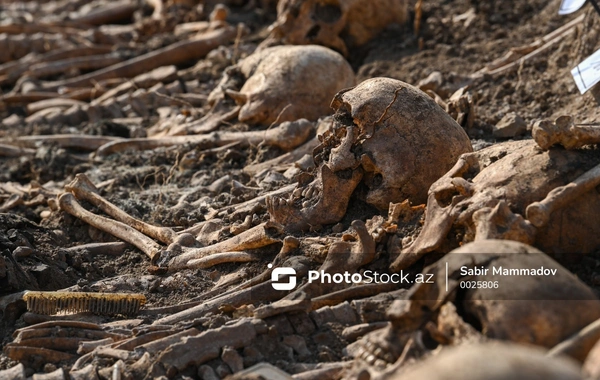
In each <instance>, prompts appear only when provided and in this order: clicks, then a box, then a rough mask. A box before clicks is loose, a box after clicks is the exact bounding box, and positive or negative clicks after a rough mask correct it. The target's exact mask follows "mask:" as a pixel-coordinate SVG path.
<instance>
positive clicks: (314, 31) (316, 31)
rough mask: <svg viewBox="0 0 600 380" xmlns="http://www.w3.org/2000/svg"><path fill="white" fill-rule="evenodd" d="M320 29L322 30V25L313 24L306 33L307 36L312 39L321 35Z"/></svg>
mask: <svg viewBox="0 0 600 380" xmlns="http://www.w3.org/2000/svg"><path fill="white" fill-rule="evenodd" d="M319 30H321V27H320V26H319V25H315V26H313V27H312V28H310V30H309V31H308V33H306V38H307V39H309V40H312V39H313V38H315V37H316V36H318V35H319Z"/></svg>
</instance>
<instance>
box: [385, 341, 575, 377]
mask: <svg viewBox="0 0 600 380" xmlns="http://www.w3.org/2000/svg"><path fill="white" fill-rule="evenodd" d="M581 378H582V377H581V370H580V368H579V365H578V364H577V362H575V361H574V360H571V359H569V358H562V357H561V358H549V357H547V356H546V355H545V353H544V352H543V351H542V350H540V349H536V348H533V347H527V346H521V345H518V344H510V343H500V342H493V343H483V344H473V345H464V346H459V347H453V348H450V349H448V350H443V351H442V352H440V353H439V354H438V355H435V356H432V357H430V358H427V359H426V360H424V361H423V362H421V363H419V364H416V365H414V366H412V367H410V368H407V369H406V371H402V373H398V374H393V375H391V376H388V377H386V378H385V379H387V380H404V379H407V380H408V379H411V380H412V379H428V380H483V379H486V380H489V379H493V380H513V379H520V380H537V379H546V380H580V379H581Z"/></svg>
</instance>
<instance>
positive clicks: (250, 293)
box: [154, 258, 308, 325]
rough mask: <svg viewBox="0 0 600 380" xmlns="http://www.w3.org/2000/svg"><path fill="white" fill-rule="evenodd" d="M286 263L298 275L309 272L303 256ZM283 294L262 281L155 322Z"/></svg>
mask: <svg viewBox="0 0 600 380" xmlns="http://www.w3.org/2000/svg"><path fill="white" fill-rule="evenodd" d="M285 264H286V266H289V267H292V268H294V269H295V270H296V274H297V275H298V276H303V275H306V273H308V266H307V265H306V263H304V262H303V261H302V258H300V260H294V261H288V262H286V263H285ZM283 296H284V294H282V292H281V291H278V290H275V289H273V286H271V283H270V282H265V283H260V284H256V285H253V286H251V287H249V288H246V289H240V290H235V291H233V292H231V293H225V294H223V295H221V296H217V297H215V298H212V299H210V300H208V301H204V302H203V303H201V304H199V305H197V306H194V307H191V308H188V309H186V310H183V311H181V312H179V313H175V314H171V315H169V316H166V317H163V318H160V319H158V320H156V321H155V322H154V324H155V325H160V324H173V323H177V322H181V321H186V320H191V319H195V318H200V317H202V316H204V315H205V314H207V313H211V312H215V311H217V310H219V307H220V306H222V305H224V304H227V305H231V306H233V307H240V306H242V305H247V304H251V303H253V302H254V301H256V300H257V299H260V300H261V301H263V302H268V301H274V300H278V299H280V298H281V297H283Z"/></svg>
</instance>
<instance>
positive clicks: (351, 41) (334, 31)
mask: <svg viewBox="0 0 600 380" xmlns="http://www.w3.org/2000/svg"><path fill="white" fill-rule="evenodd" d="M407 8H408V2H406V1H394V0H358V1H351V2H345V1H337V0H336V1H332V2H328V3H321V2H319V1H315V0H284V1H280V2H279V3H278V4H277V21H276V22H275V23H274V24H273V25H271V35H270V39H267V40H266V41H265V42H264V43H263V44H271V43H274V42H275V41H279V40H281V41H282V42H285V43H287V44H294V45H301V44H311V43H317V44H322V45H325V46H328V47H330V48H332V49H335V50H337V51H339V52H341V53H342V54H344V55H348V48H350V47H354V46H360V45H364V44H365V43H367V42H368V41H369V40H370V39H371V38H373V37H374V36H375V35H377V34H378V33H379V32H380V31H382V30H383V29H384V28H385V27H386V26H387V25H389V24H391V23H398V24H402V23H404V22H405V21H406V19H407V17H408V9H407Z"/></svg>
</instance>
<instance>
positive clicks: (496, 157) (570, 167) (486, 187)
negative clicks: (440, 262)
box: [391, 140, 600, 271]
mask: <svg viewBox="0 0 600 380" xmlns="http://www.w3.org/2000/svg"><path fill="white" fill-rule="evenodd" d="M599 161H600V157H599V154H598V151H597V150H592V149H587V150H571V151H569V150H564V149H551V150H548V151H542V150H540V149H539V147H538V146H537V144H536V143H535V142H534V141H533V140H524V141H511V142H506V143H502V144H496V145H493V146H491V147H488V148H485V149H482V150H480V151H477V152H475V153H471V154H465V155H463V156H462V157H461V158H460V159H459V160H458V162H457V164H456V165H455V167H454V168H452V170H450V171H449V172H448V173H446V175H444V176H443V177H441V178H440V179H439V180H437V181H436V182H435V183H433V185H431V187H430V189H429V195H428V201H427V210H426V214H425V225H424V226H423V229H422V231H421V233H420V234H419V236H418V237H417V239H416V240H415V241H414V242H413V243H412V244H410V245H408V246H406V247H403V249H402V253H401V254H400V256H399V257H398V258H397V259H396V260H395V261H394V263H393V264H392V266H391V268H392V270H394V271H398V270H400V269H403V268H407V267H409V266H410V265H412V264H413V263H415V262H416V261H417V260H418V259H419V258H421V257H422V256H423V255H425V254H426V253H428V252H432V251H436V250H441V251H448V250H450V249H452V247H453V246H456V243H452V239H447V237H448V235H449V233H450V231H451V230H452V228H454V230H455V231H457V232H459V233H460V234H461V235H462V240H463V242H469V241H473V240H479V239H509V240H516V241H520V242H523V243H527V244H532V245H534V246H536V247H537V248H539V249H541V250H543V251H544V252H546V253H547V254H550V255H552V256H553V257H555V258H556V259H559V260H568V259H569V257H568V256H566V255H568V254H577V255H579V256H580V255H581V254H582V253H589V252H593V251H594V250H595V249H597V248H598V247H599V246H600V227H599V224H598V223H597V217H596V215H598V212H600V197H598V194H597V191H590V192H588V193H586V194H583V195H582V196H581V197H579V198H578V199H575V200H574V201H573V202H572V203H571V204H569V205H568V206H567V207H564V208H562V209H559V210H557V211H555V212H554V213H552V214H551V215H550V217H549V221H548V223H547V224H546V225H543V226H540V227H537V228H536V227H534V226H533V225H532V224H531V223H530V221H529V220H527V219H525V218H524V217H523V216H522V215H525V211H526V208H527V206H528V205H530V204H532V203H533V202H537V201H540V200H542V199H544V197H545V196H546V195H547V194H548V193H549V192H550V191H551V190H553V189H555V188H556V187H558V186H563V185H566V184H568V183H569V182H571V181H573V180H574V179H575V178H577V177H579V176H580V175H582V174H583V173H585V172H586V171H587V170H589V169H590V168H591V167H593V166H594V164H595V163H597V162H599ZM444 244H446V245H444Z"/></svg>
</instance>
